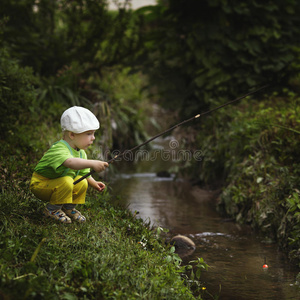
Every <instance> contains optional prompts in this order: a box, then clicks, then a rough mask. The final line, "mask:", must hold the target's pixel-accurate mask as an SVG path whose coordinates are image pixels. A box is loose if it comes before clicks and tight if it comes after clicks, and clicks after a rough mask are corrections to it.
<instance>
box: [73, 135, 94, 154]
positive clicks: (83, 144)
mask: <svg viewBox="0 0 300 300" xmlns="http://www.w3.org/2000/svg"><path fill="white" fill-rule="evenodd" d="M72 137H73V138H72V142H73V144H74V146H75V147H76V148H78V149H84V150H86V149H87V148H88V147H89V146H91V145H92V144H93V141H94V140H95V130H89V131H85V132H82V133H73V135H72Z"/></svg>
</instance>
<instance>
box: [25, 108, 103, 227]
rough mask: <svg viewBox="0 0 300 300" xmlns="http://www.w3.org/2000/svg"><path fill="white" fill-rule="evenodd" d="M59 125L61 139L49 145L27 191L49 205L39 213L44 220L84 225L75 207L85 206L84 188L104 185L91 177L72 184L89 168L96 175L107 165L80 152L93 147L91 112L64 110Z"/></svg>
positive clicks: (94, 124)
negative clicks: (73, 222)
mask: <svg viewBox="0 0 300 300" xmlns="http://www.w3.org/2000/svg"><path fill="white" fill-rule="evenodd" d="M60 123H61V127H62V131H63V139H62V140H60V141H58V142H56V143H55V144H53V145H52V147H51V148H50V149H49V150H48V151H47V152H46V153H45V154H44V156H43V157H42V159H41V160H40V161H39V163H38V164H37V166H36V167H35V169H34V173H33V175H32V179H31V183H30V190H31V191H32V193H33V194H34V195H35V196H36V197H37V198H39V199H41V200H43V201H45V202H49V203H48V204H47V205H46V207H45V210H44V212H43V213H44V215H45V216H46V217H51V218H53V219H55V220H57V221H60V222H63V223H71V222H72V221H71V219H73V220H76V221H78V222H85V221H86V218H85V217H84V216H83V215H82V214H81V212H80V211H78V210H76V209H75V207H76V205H77V204H83V203H85V196H86V190H87V187H88V185H90V186H92V187H93V188H95V189H96V190H98V191H99V192H102V191H103V190H104V189H105V184H104V183H102V182H98V181H96V180H95V179H94V178H93V177H92V176H89V177H88V178H87V179H84V180H82V181H80V182H79V183H77V184H76V185H74V184H73V183H74V181H75V180H77V179H78V178H80V177H82V176H83V175H85V174H87V173H89V172H90V168H92V169H94V170H95V171H96V172H97V173H99V172H102V171H104V170H105V168H107V167H108V163H107V162H103V161H99V160H90V159H87V155H86V153H85V151H84V150H86V149H87V148H88V147H89V146H90V145H91V144H93V141H94V140H95V136H94V134H95V131H96V130H97V129H99V127H100V124H99V121H98V120H97V118H96V117H95V115H94V114H93V113H92V112H91V111H89V110H88V109H86V108H83V107H79V106H73V107H71V108H69V109H67V110H66V111H65V112H64V113H63V114H62V116H61V119H60Z"/></svg>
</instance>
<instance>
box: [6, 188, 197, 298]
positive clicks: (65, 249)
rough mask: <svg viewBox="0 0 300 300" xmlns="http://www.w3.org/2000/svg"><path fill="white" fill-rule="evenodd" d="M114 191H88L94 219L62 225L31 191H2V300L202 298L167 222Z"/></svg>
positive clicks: (84, 208)
mask: <svg viewBox="0 0 300 300" xmlns="http://www.w3.org/2000/svg"><path fill="white" fill-rule="evenodd" d="M110 197H111V196H110V195H109V193H106V194H104V195H102V196H96V195H95V194H93V193H92V194H90V195H89V196H88V199H87V200H88V201H87V203H86V204H85V205H84V206H82V209H81V211H82V212H83V213H84V214H85V216H86V217H87V220H88V222H87V223H85V224H78V223H74V222H73V223H72V224H58V223H57V222H55V221H53V220H49V219H43V218H42V216H41V214H40V212H41V209H42V207H43V204H42V203H41V201H38V200H37V199H34V198H33V197H32V195H31V194H30V193H28V192H25V191H24V193H23V194H19V195H18V197H17V195H16V194H15V193H12V192H5V193H1V194H0V200H1V201H0V208H1V209H0V211H1V219H0V223H1V230H0V237H1V238H0V241H1V242H0V299H36V298H37V297H40V299H67V298H68V299H83V298H85V299H125V298H126V299H141V298H152V299H195V297H194V296H193V293H192V291H191V281H190V280H187V276H182V275H183V274H184V273H185V272H186V267H182V266H181V264H180V259H179V257H178V256H177V255H176V254H174V248H173V247H170V246H166V245H165V243H164V242H163V240H162V239H160V237H159V231H160V230H162V229H153V228H150V225H149V224H147V223H145V222H144V221H142V220H141V219H138V218H136V216H135V215H134V214H132V213H130V212H129V211H128V210H127V209H124V208H121V207H114V206H113V205H111V204H110V203H109V202H110ZM4 212H5V213H4ZM66 225H67V226H66ZM195 282H196V281H195ZM197 284H198V285H199V282H198V283H197ZM199 286H200V285H199ZM199 286H198V287H199ZM197 299H199V298H197Z"/></svg>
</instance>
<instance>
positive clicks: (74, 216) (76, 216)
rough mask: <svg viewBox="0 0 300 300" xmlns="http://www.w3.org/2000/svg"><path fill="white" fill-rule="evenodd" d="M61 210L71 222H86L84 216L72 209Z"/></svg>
mask: <svg viewBox="0 0 300 300" xmlns="http://www.w3.org/2000/svg"><path fill="white" fill-rule="evenodd" d="M63 210H64V212H65V213H66V215H67V216H69V217H70V218H72V219H73V220H75V221H77V222H80V223H84V222H85V221H86V218H85V216H83V215H82V214H81V212H80V211H79V210H77V209H75V208H73V209H65V208H63Z"/></svg>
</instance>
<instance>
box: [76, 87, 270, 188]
mask: <svg viewBox="0 0 300 300" xmlns="http://www.w3.org/2000/svg"><path fill="white" fill-rule="evenodd" d="M270 85H271V84H267V85H264V86H262V87H260V88H258V89H256V90H254V91H252V92H249V93H247V94H245V95H243V96H241V97H238V98H236V99H234V100H232V101H229V102H227V103H225V104H222V105H220V106H218V107H216V108H213V109H211V110H208V111H206V112H204V113H201V114H197V115H195V116H194V117H191V118H189V119H186V120H184V121H182V122H180V123H178V124H176V125H174V126H172V127H170V128H169V129H167V130H165V131H163V132H161V133H158V134H157V135H155V136H153V137H152V138H150V139H148V140H147V141H145V142H143V143H142V144H139V145H137V146H135V147H133V148H132V149H130V150H125V151H123V152H121V153H120V154H118V155H116V156H115V157H113V158H112V159H110V160H109V161H108V162H107V163H108V164H111V163H112V162H114V161H115V160H116V159H118V158H121V157H122V156H124V155H125V154H126V153H128V152H132V151H134V150H136V149H138V148H140V147H142V146H144V145H146V144H148V143H150V142H152V141H153V140H155V139H157V138H158V137H160V136H162V135H164V134H166V133H168V132H170V131H172V130H174V129H175V128H177V127H179V126H182V125H183V124H186V123H188V122H191V121H193V120H195V119H197V118H199V117H202V116H205V115H208V114H210V113H212V112H214V111H216V110H218V109H220V108H222V107H225V106H227V105H230V104H232V103H234V102H237V101H240V100H242V99H244V98H246V97H248V96H250V95H253V94H255V93H258V92H259V91H261V90H264V89H265V88H267V87H269V86H270ZM93 173H95V171H94V170H91V171H90V172H89V173H87V174H86V175H84V176H82V177H81V178H79V179H78V180H76V181H74V185H75V184H77V183H79V182H80V181H81V180H83V179H85V178H87V177H89V176H90V175H92V174H93Z"/></svg>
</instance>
